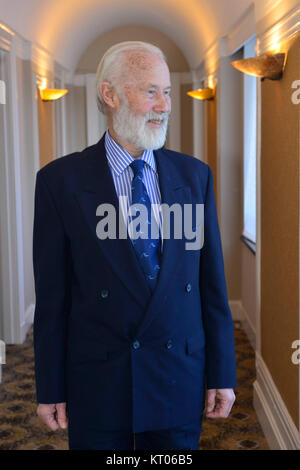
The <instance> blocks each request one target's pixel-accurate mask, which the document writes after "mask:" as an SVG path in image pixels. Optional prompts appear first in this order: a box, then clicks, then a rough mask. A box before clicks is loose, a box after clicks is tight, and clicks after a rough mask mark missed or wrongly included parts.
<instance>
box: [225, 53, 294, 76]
mask: <svg viewBox="0 0 300 470" xmlns="http://www.w3.org/2000/svg"><path fill="white" fill-rule="evenodd" d="M285 59H286V54H285V53H280V52H279V53H277V54H272V53H268V52H267V53H265V54H262V55H260V56H258V57H250V58H248V59H241V60H235V61H234V62H231V65H232V66H233V67H234V68H236V69H237V70H239V71H240V72H243V73H246V74H248V75H253V76H254V77H260V78H261V79H262V80H263V79H265V78H268V79H269V80H279V79H280V78H281V77H282V73H283V69H284V66H285Z"/></svg>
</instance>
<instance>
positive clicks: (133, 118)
mask: <svg viewBox="0 0 300 470" xmlns="http://www.w3.org/2000/svg"><path fill="white" fill-rule="evenodd" d="M149 119H163V122H162V124H161V126H160V127H159V128H157V129H155V128H152V129H151V128H148V127H147V121H149ZM168 119H169V113H162V114H158V113H153V112H149V113H146V114H144V115H136V114H134V113H133V112H132V111H131V110H130V108H129V106H128V102H127V100H126V99H125V98H124V97H123V100H122V103H121V107H120V109H119V111H118V112H117V113H116V114H114V115H113V128H114V131H115V133H116V134H117V136H118V137H120V138H121V139H124V140H127V142H130V143H131V144H133V145H135V146H136V147H137V148H138V149H140V150H157V149H159V148H161V147H162V146H163V145H164V143H165V141H166V136H167V130H168Z"/></svg>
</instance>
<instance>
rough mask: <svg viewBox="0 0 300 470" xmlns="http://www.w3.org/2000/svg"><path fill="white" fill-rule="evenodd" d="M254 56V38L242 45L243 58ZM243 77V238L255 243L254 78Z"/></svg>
mask: <svg viewBox="0 0 300 470" xmlns="http://www.w3.org/2000/svg"><path fill="white" fill-rule="evenodd" d="M254 56H255V37H253V38H252V39H250V40H249V41H248V42H247V43H246V44H245V45H244V58H248V57H254ZM243 77H244V175H243V178H244V210H243V214H244V225H243V237H245V238H246V239H248V240H249V241H250V242H252V243H254V244H255V243H256V116H257V102H256V94H257V93H256V80H257V79H256V77H252V76H250V75H246V74H244V75H243Z"/></svg>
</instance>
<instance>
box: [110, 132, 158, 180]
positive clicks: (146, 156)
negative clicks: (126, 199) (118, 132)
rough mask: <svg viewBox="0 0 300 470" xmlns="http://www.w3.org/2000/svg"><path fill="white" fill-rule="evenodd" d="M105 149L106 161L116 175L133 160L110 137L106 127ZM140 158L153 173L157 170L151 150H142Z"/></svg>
mask: <svg viewBox="0 0 300 470" xmlns="http://www.w3.org/2000/svg"><path fill="white" fill-rule="evenodd" d="M105 150H106V156H107V159H108V162H109V164H110V166H111V167H112V169H113V171H114V172H115V173H116V174H117V175H118V176H120V175H121V173H123V171H124V170H125V168H127V167H128V166H129V165H130V163H131V162H133V161H134V160H135V158H134V157H132V155H130V154H129V153H128V152H126V150H124V149H123V148H122V147H121V146H120V145H119V144H117V142H116V141H115V140H114V139H113V138H112V137H111V135H110V133H109V131H108V129H107V131H106V133H105ZM140 158H141V160H144V161H145V163H147V164H148V165H149V166H150V167H151V168H152V170H153V171H154V172H155V173H156V172H157V169H156V162H155V158H154V154H153V150H144V152H143V153H142V155H141V157H140Z"/></svg>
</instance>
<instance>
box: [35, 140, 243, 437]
mask: <svg viewBox="0 0 300 470" xmlns="http://www.w3.org/2000/svg"><path fill="white" fill-rule="evenodd" d="M154 156H155V159H156V164H157V169H158V177H159V185H160V191H161V197H162V202H163V203H166V204H168V205H169V206H171V205H172V204H174V203H177V204H180V205H181V206H182V207H183V205H184V204H192V207H194V206H195V205H196V204H204V244H203V246H202V248H201V249H198V250H187V249H186V245H185V242H186V241H187V240H186V239H185V237H184V236H183V237H182V238H180V239H178V238H177V239H176V238H175V237H173V238H172V237H170V238H169V239H165V240H163V251H162V261H161V269H160V274H159V279H158V282H157V286H156V288H155V291H154V292H153V294H151V291H150V289H149V287H148V285H147V282H146V280H145V277H144V275H143V272H142V270H141V267H140V265H139V263H138V261H137V258H136V255H135V252H134V248H133V245H132V242H131V240H130V238H129V237H127V238H123V239H119V238H116V239H112V238H107V239H100V238H99V237H98V236H97V234H96V226H97V223H98V222H99V216H97V215H96V210H97V207H98V206H99V205H100V204H103V203H110V204H112V205H113V206H114V207H115V208H116V210H117V211H118V197H117V194H116V191H115V187H114V182H113V178H112V175H111V172H110V168H109V165H108V161H107V157H106V154H105V146H104V136H103V137H102V138H101V139H100V141H99V142H98V143H96V144H95V145H92V146H90V147H87V148H85V149H84V150H82V151H81V152H76V153H73V154H70V155H67V156H64V157H61V158H59V159H57V160H54V161H52V162H50V163H49V164H47V165H46V166H44V167H43V168H42V169H40V170H39V171H38V173H37V176H36V186H35V211H34V227H33V267H34V279H35V293H36V305H35V315H34V352H35V373H36V392H37V401H38V402H39V403H60V402H67V412H68V416H69V425H71V426H74V427H76V426H80V427H81V428H82V427H83V426H89V427H92V428H93V427H94V428H97V429H101V430H122V429H124V430H126V429H128V430H132V431H133V432H141V431H147V430H154V429H167V428H172V427H175V426H180V425H181V424H186V423H189V422H194V421H195V420H197V419H199V420H201V416H202V412H203V408H204V401H205V389H206V388H232V387H235V386H236V371H235V351H234V335H233V322H232V317H231V312H230V308H229V305H228V298H227V290H226V281H225V274H224V263H223V254H222V246H221V239H220V232H219V226H218V217H217V211H216V204H215V197H214V190H213V175H212V171H211V168H210V167H209V166H208V165H207V164H206V163H204V162H202V161H200V160H198V159H196V158H194V157H191V156H188V155H185V154H181V153H177V152H174V151H171V150H168V149H166V148H161V149H159V150H157V151H154ZM117 226H118V221H117ZM117 233H118V230H117Z"/></svg>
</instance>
